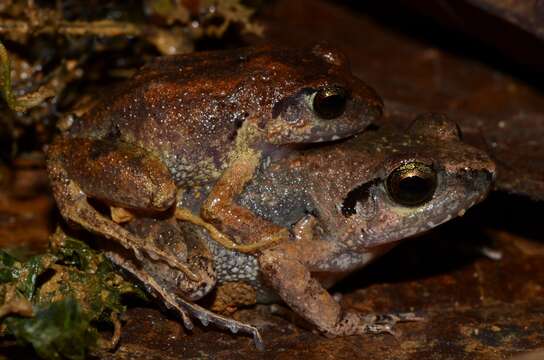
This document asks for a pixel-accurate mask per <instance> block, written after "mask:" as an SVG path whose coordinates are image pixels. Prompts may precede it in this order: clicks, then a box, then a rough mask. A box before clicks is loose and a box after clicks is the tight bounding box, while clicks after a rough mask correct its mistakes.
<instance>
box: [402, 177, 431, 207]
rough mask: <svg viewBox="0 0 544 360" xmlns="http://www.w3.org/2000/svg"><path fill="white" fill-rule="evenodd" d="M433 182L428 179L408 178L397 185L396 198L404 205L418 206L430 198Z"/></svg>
mask: <svg viewBox="0 0 544 360" xmlns="http://www.w3.org/2000/svg"><path fill="white" fill-rule="evenodd" d="M432 191H433V181H432V180H431V179H429V178H422V177H419V176H410V177H406V178H404V179H402V180H401V181H399V183H398V189H397V194H396V197H397V198H398V201H399V202H400V203H402V204H405V205H420V204H421V203H423V202H425V201H427V200H429V198H430V197H431V196H432Z"/></svg>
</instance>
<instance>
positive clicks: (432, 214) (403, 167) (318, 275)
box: [108, 114, 495, 346]
mask: <svg viewBox="0 0 544 360" xmlns="http://www.w3.org/2000/svg"><path fill="white" fill-rule="evenodd" d="M494 174H495V166H494V164H493V162H492V161H491V160H490V159H489V158H488V157H487V155H485V154H484V153H483V152H481V151H480V150H477V149H475V148H473V147H471V146H468V145H466V144H464V143H462V142H461V141H460V139H459V133H458V129H457V127H456V126H455V124H454V123H452V122H450V121H448V120H447V119H446V118H445V117H443V116H441V115H436V114H427V115H423V116H421V117H419V118H418V119H417V120H416V121H415V122H414V123H413V124H412V126H411V127H410V129H408V130H407V131H406V132H405V133H402V132H398V131H396V132H395V131H393V130H389V129H385V128H383V129H379V130H377V131H367V132H366V133H364V134H361V135H359V136H357V137H355V138H353V139H350V140H348V141H345V142H343V143H339V144H335V145H329V146H323V147H319V148H316V149H308V150H301V151H300V152H298V153H292V154H291V155H289V156H286V157H284V158H282V159H278V160H276V161H273V162H271V163H263V164H261V166H260V167H259V168H258V169H257V171H256V174H255V177H254V178H253V179H252V180H251V181H250V182H249V183H248V185H247V186H246V187H245V189H244V191H243V193H242V194H241V195H240V196H239V197H238V198H237V202H238V204H239V206H243V207H245V208H247V209H249V210H251V211H252V212H253V213H254V214H256V215H257V216H260V217H262V218H263V219H266V220H267V221H270V222H272V223H274V224H277V225H279V226H283V227H285V228H288V229H290V231H291V234H292V237H291V238H290V239H289V240H288V241H285V242H282V243H280V244H277V245H275V246H273V247H270V248H266V249H262V250H261V251H259V252H258V253H256V254H244V253H240V252H237V251H233V250H231V249H227V248H224V247H222V246H221V245H220V244H218V243H217V242H216V241H214V240H213V239H212V238H211V237H209V236H208V235H207V232H206V231H205V230H204V229H203V228H202V227H198V226H195V225H193V224H184V226H183V229H184V231H185V232H184V233H183V232H181V230H179V229H178V230H172V229H171V226H172V225H165V222H161V221H158V222H157V221H156V220H154V221H155V223H154V224H153V225H152V226H147V225H146V226H144V227H143V228H141V229H139V230H138V229H137V227H135V226H134V225H128V227H129V228H132V231H134V232H135V234H138V235H139V236H142V237H143V238H146V237H147V236H148V235H149V234H150V233H152V231H150V230H149V229H152V228H154V227H163V229H170V230H168V231H167V232H164V231H163V232H162V233H163V234H164V233H170V234H173V233H174V232H175V231H177V232H178V234H177V235H169V236H157V235H156V234H155V235H152V236H151V238H153V239H157V238H161V237H162V238H165V237H166V238H170V239H171V240H170V241H169V242H170V244H169V245H168V246H165V247H163V249H164V251H165V252H168V251H172V252H173V253H178V254H182V253H183V254H185V255H184V256H185V258H184V259H185V260H184V261H185V262H186V263H190V264H192V265H191V266H192V267H193V269H194V266H195V264H200V267H199V270H198V271H200V274H202V276H203V277H204V278H206V279H208V282H194V283H193V285H192V287H190V286H186V285H184V284H190V283H191V281H190V279H187V278H186V277H185V274H183V273H181V272H177V273H176V272H175V271H174V272H173V271H172V269H170V268H168V265H167V264H165V263H157V262H150V261H147V260H145V261H143V262H142V261H138V260H136V259H130V258H129V257H123V256H122V255H120V254H119V253H115V252H109V253H108V256H109V257H110V258H112V259H113V260H114V262H116V263H118V264H122V266H123V267H124V268H125V269H126V270H128V271H129V272H131V273H133V274H134V275H135V276H136V277H138V278H139V279H140V280H141V281H142V282H143V283H144V284H145V285H146V286H148V288H149V289H150V290H151V292H152V293H154V294H156V295H157V296H158V297H159V298H160V299H161V300H162V302H163V303H164V304H166V305H167V306H168V307H174V308H176V309H178V310H179V312H180V314H181V315H182V316H183V317H184V319H185V322H186V324H187V325H188V326H191V324H190V321H189V320H188V319H187V318H186V317H187V315H186V313H189V314H191V315H193V316H196V317H197V318H199V319H201V320H202V321H203V323H205V324H207V323H208V322H213V323H215V324H217V325H219V326H220V327H223V328H226V329H230V330H232V331H234V332H236V331H240V332H246V333H250V334H252V335H253V336H254V338H255V341H256V343H257V345H258V346H260V345H262V344H261V339H260V336H259V333H258V331H257V329H255V328H254V327H252V326H250V325H247V324H242V323H239V322H237V321H234V320H232V319H229V318H227V317H223V316H220V315H216V314H213V313H211V312H209V311H208V310H206V309H203V308H201V307H199V306H198V305H196V304H195V303H194V302H191V301H188V300H197V299H198V298H200V297H202V296H204V295H206V293H207V292H208V291H210V290H211V289H212V288H213V287H215V286H220V285H221V284H224V283H229V282H242V283H246V284H249V285H250V286H252V287H253V288H254V289H255V291H256V293H257V297H258V298H257V300H258V301H270V300H274V297H276V299H277V296H279V297H280V298H281V300H283V301H284V302H285V303H286V304H287V305H289V306H290V307H291V308H292V309H293V310H294V311H295V312H297V313H298V314H299V315H301V316H302V317H304V318H305V319H306V320H308V321H309V322H310V323H312V324H313V325H315V326H316V328H317V329H319V330H320V331H321V332H323V333H324V334H326V335H329V336H339V335H352V334H362V333H380V332H392V331H393V326H394V325H395V323H396V322H399V321H412V320H417V319H418V318H417V317H416V316H415V315H414V314H411V313H405V314H395V315H394V314H391V315H383V316H376V315H373V314H359V313H357V312H353V311H349V310H343V309H341V306H340V305H339V304H338V303H337V302H336V301H335V300H334V299H333V297H332V296H331V295H330V294H329V293H328V292H327V290H326V288H327V287H329V286H331V285H332V284H333V283H334V282H335V281H337V280H338V279H340V278H342V277H343V276H345V275H347V274H348V273H350V272H352V271H355V270H357V269H359V268H361V267H362V266H364V265H366V264H368V263H369V262H370V261H372V260H373V259H375V258H376V257H377V256H379V255H381V254H383V253H384V252H386V251H387V250H389V249H390V248H392V247H393V246H394V245H395V244H396V243H397V242H398V241H399V240H402V239H404V238H406V237H409V236H412V235H415V234H418V233H421V232H423V231H426V230H428V229H430V228H433V227H434V226H437V225H439V224H441V223H443V222H445V221H448V220H449V219H451V218H452V217H455V216H457V215H461V214H463V213H464V212H465V211H466V209H468V208H469V207H471V206H473V205H474V204H475V203H477V202H479V201H481V200H482V199H483V198H484V197H485V196H486V195H487V192H488V191H489V189H490V186H491V184H492V181H493V179H494ZM185 195H186V198H185V199H181V201H184V202H185V203H186V204H188V205H189V206H191V207H192V208H198V206H200V204H201V203H202V200H200V201H199V200H198V197H196V196H194V194H192V195H189V194H188V193H187V194H185ZM139 221H142V220H135V221H134V222H133V224H138V223H139ZM169 224H170V223H169ZM246 230H247V231H248V232H249V233H250V232H251V229H246ZM228 235H230V234H228ZM151 238H150V239H149V240H148V241H155V242H156V240H153V239H151ZM176 239H177V240H176ZM167 242H168V241H167ZM175 244H181V245H177V246H178V248H177V249H176V245H175ZM179 247H181V248H182V249H180V248H179ZM187 254H188V255H187ZM194 270H195V271H197V270H196V269H194ZM173 277H175V279H173ZM180 279H183V281H181V282H180V281H179V280H180ZM180 285H181V286H180Z"/></svg>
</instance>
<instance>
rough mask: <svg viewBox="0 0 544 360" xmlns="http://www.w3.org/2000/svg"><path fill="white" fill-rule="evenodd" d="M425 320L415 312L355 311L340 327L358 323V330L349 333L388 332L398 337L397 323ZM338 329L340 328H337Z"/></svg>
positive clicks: (333, 333) (345, 317) (348, 314)
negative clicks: (377, 312)
mask: <svg viewBox="0 0 544 360" xmlns="http://www.w3.org/2000/svg"><path fill="white" fill-rule="evenodd" d="M415 321H425V318H423V317H420V316H417V315H416V314H414V313H411V312H406V313H392V314H368V315H362V314H358V313H355V312H349V313H347V314H346V315H345V316H344V319H343V321H341V322H340V323H339V325H340V327H342V328H344V330H346V329H347V328H350V327H351V326H349V325H348V324H350V323H351V324H356V325H355V326H356V331H349V330H348V333H350V334H352V333H358V334H383V333H387V334H390V335H393V336H394V337H397V333H396V332H395V330H394V328H395V325H396V324H397V323H401V322H415ZM346 325H347V326H346ZM336 330H338V329H336ZM328 335H332V336H336V335H339V334H338V332H337V331H333V332H331V333H330V334H328Z"/></svg>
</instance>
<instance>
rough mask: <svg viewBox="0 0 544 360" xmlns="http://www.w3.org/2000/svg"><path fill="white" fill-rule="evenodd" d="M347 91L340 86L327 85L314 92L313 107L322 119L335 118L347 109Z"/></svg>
mask: <svg viewBox="0 0 544 360" xmlns="http://www.w3.org/2000/svg"><path fill="white" fill-rule="evenodd" d="M346 101H347V91H346V89H344V88H343V87H340V86H326V87H323V88H321V89H319V90H317V92H316V93H315V94H314V96H313V100H312V109H313V111H314V113H315V114H316V115H317V116H319V117H320V118H322V119H327V120H330V119H335V118H337V117H339V116H340V115H342V114H343V113H344V110H345V109H346Z"/></svg>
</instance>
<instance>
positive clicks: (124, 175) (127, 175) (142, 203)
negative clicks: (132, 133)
mask: <svg viewBox="0 0 544 360" xmlns="http://www.w3.org/2000/svg"><path fill="white" fill-rule="evenodd" d="M47 157H48V161H47V167H48V172H49V176H50V179H51V185H52V188H53V194H54V196H55V199H56V201H57V205H58V207H59V210H60V212H61V214H62V216H63V217H64V218H65V219H67V220H70V221H72V222H74V223H77V224H79V225H81V226H83V227H84V228H85V229H87V230H88V231H91V232H94V233H97V234H99V235H102V236H105V237H106V238H109V239H111V240H113V241H116V242H117V243H119V244H120V245H122V246H123V247H125V248H127V249H130V250H132V251H133V252H134V254H135V255H136V257H137V258H139V259H141V257H142V255H141V252H143V253H145V254H147V256H149V257H150V258H151V259H153V260H160V261H163V262H165V263H167V264H168V265H170V266H172V267H174V268H176V269H178V270H180V271H182V272H184V273H185V274H186V275H187V276H188V277H189V278H190V279H192V280H195V281H197V280H198V276H197V275H195V274H194V273H193V272H192V271H191V269H190V268H189V266H188V265H187V264H184V263H183V262H182V261H180V260H179V259H177V258H176V257H175V256H173V255H171V254H168V253H166V252H164V251H162V250H160V249H158V248H156V247H155V246H152V245H151V244H149V243H147V242H145V241H144V240H142V239H140V238H139V237H137V236H135V235H133V234H131V233H130V232H129V231H127V230H126V229H124V228H123V227H122V226H120V225H119V224H117V223H115V222H114V221H112V220H111V219H109V218H107V217H105V216H104V215H102V214H101V213H100V212H99V211H97V210H96V209H95V208H94V207H93V206H91V204H90V203H89V201H88V196H91V197H97V198H101V199H108V198H109V197H110V196H111V197H112V199H113V201H114V203H115V204H116V205H120V206H122V207H131V208H136V207H141V208H144V209H151V210H162V209H166V208H167V207H168V206H169V204H173V202H174V201H175V197H176V188H175V185H173V182H172V181H171V180H170V181H171V184H170V185H169V184H168V182H167V183H166V185H165V184H164V183H163V182H164V181H163V182H161V180H165V179H166V180H168V177H167V175H168V176H169V174H167V169H166V172H165V167H164V165H162V163H159V162H158V161H157V160H158V159H156V158H154V157H152V156H150V155H148V154H145V153H144V152H143V151H142V150H139V149H137V148H131V147H130V145H127V144H111V143H108V142H106V141H103V140H90V139H72V138H68V139H67V138H59V139H57V140H55V141H54V142H53V144H51V145H50V147H49V149H48V152H47ZM135 165H141V166H139V167H138V166H135ZM110 170H111V171H110ZM155 176H157V177H158V178H159V179H158V181H157V180H156V179H154V180H153V181H151V180H149V179H150V178H154V177H155ZM134 190H137V191H134ZM138 191H139V192H138ZM142 199H143V200H142Z"/></svg>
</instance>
